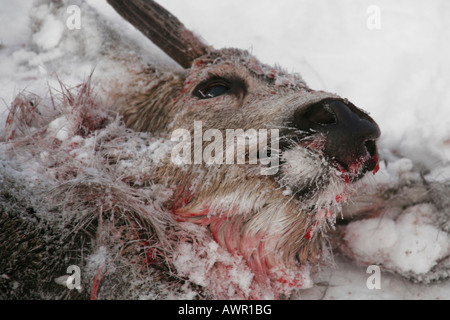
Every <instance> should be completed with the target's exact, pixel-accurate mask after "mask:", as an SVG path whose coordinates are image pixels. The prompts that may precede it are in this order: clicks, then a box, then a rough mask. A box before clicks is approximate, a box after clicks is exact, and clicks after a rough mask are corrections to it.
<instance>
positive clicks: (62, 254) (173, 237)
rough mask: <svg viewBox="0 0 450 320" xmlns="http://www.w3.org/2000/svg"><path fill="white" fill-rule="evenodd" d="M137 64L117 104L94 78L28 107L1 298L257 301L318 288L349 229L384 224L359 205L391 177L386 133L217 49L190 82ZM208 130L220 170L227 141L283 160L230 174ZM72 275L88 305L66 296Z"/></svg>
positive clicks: (359, 114) (20, 117) (198, 63)
mask: <svg viewBox="0 0 450 320" xmlns="http://www.w3.org/2000/svg"><path fill="white" fill-rule="evenodd" d="M113 59H117V58H113ZM131 61H133V63H134V65H133V67H132V68H131V67H130V72H129V75H128V78H127V79H128V80H127V81H126V83H121V84H120V86H121V88H120V90H119V88H117V90H112V91H111V92H110V93H109V97H113V100H114V103H113V104H111V103H108V102H105V101H103V100H101V99H100V98H99V97H98V96H97V95H96V94H95V88H92V86H91V85H92V83H91V79H87V80H86V82H85V83H82V84H80V85H79V86H78V87H76V88H72V89H68V88H66V87H65V86H64V85H63V84H61V88H60V92H58V93H56V92H53V94H52V99H51V100H50V102H48V101H47V104H45V103H40V99H38V98H37V97H35V96H30V95H26V94H20V95H19V96H18V97H17V98H16V100H15V101H14V103H13V106H12V108H11V113H10V117H9V118H8V123H7V126H6V129H7V130H6V137H5V141H4V142H3V143H2V145H1V148H2V174H1V179H2V189H1V199H2V201H1V210H2V216H1V219H0V224H1V228H2V229H1V230H2V231H1V233H0V236H1V238H0V240H1V242H2V243H9V244H8V245H7V246H6V247H5V250H3V251H2V256H1V262H0V263H2V265H1V266H2V268H3V271H2V273H3V275H4V276H3V280H1V281H2V282H0V284H1V287H0V288H1V289H2V290H1V292H2V294H1V296H2V297H14V298H18V297H31V298H46V297H64V298H67V297H69V298H87V297H90V298H94V299H95V298H143V297H144V298H174V297H190V298H246V299H249V298H250V299H255V298H282V297H288V296H289V295H290V294H291V292H292V291H293V290H296V289H302V288H308V287H311V286H312V285H313V282H312V275H313V274H314V273H315V272H317V271H318V270H319V269H320V267H321V266H323V265H327V264H330V263H332V253H331V249H332V246H337V243H340V240H337V241H336V242H334V238H333V237H335V236H336V235H337V234H339V232H334V229H335V223H336V220H337V219H339V218H341V217H343V216H344V215H345V216H350V215H351V214H354V213H366V212H367V211H370V210H369V209H368V208H367V207H364V208H361V207H357V208H354V209H350V207H348V206H347V204H348V203H350V204H353V203H352V202H351V197H352V196H353V195H354V194H355V193H356V187H355V186H358V183H359V182H360V180H361V179H362V178H364V177H366V179H369V180H370V176H373V175H374V174H376V173H377V171H378V170H379V155H378V151H377V146H376V141H377V139H378V137H379V135H380V130H379V128H378V126H377V124H376V122H375V121H374V120H373V119H372V118H371V117H370V116H369V115H368V113H367V112H365V111H363V110H362V109H360V108H358V107H356V106H354V105H353V104H352V103H351V102H350V101H348V100H347V99H345V98H341V97H340V96H338V95H336V94H333V93H328V92H323V91H315V90H312V89H311V88H309V87H308V86H307V84H306V83H305V82H304V81H303V79H302V78H301V77H300V76H299V75H298V74H290V73H287V72H285V71H284V70H282V69H281V68H279V67H272V66H268V65H266V64H264V63H261V62H260V61H259V60H258V59H257V58H256V57H254V56H253V55H251V54H250V53H249V52H247V51H244V50H239V49H232V48H226V49H221V50H216V49H213V48H209V47H208V51H207V52H206V53H205V54H203V55H201V56H198V57H196V59H194V60H193V61H192V64H191V67H190V68H186V69H183V70H181V69H164V68H160V67H158V66H155V65H145V64H144V63H143V62H142V61H141V60H139V59H137V60H132V59H130V60H129V62H131ZM135 61H139V62H138V63H137V62H135ZM121 63H124V62H123V61H122V62H121ZM125 65H126V63H125ZM130 79H131V80H130ZM135 84H139V86H136V85H135ZM110 88H114V85H111V86H110ZM199 122H201V129H200V143H192V144H190V145H189V148H190V151H191V154H190V155H191V158H190V159H191V160H192V161H191V162H189V161H188V163H181V164H180V163H175V162H174V161H173V157H172V153H173V152H174V147H176V145H177V143H179V140H178V139H174V138H173V133H174V132H175V131H176V130H179V129H182V130H184V132H187V133H189V137H191V138H193V140H195V138H194V136H195V135H196V132H195V129H196V128H195V126H196V123H199ZM208 130H215V131H210V132H214V133H215V135H214V137H215V139H218V137H219V136H221V137H223V141H222V143H221V144H222V145H223V146H224V149H223V150H221V152H223V155H224V157H223V158H222V159H227V157H226V156H227V152H230V150H227V145H226V136H227V132H228V131H229V130H234V132H236V131H237V130H243V131H244V132H247V133H249V132H253V131H251V130H255V131H254V132H260V131H259V130H266V131H263V132H264V133H267V132H270V134H268V136H267V141H268V149H267V150H266V151H267V156H268V158H270V159H272V160H273V159H275V160H276V161H274V162H271V163H269V164H268V163H267V162H263V161H262V160H263V158H262V157H258V158H257V161H256V163H252V164H250V163H248V162H249V161H248V160H249V159H250V156H251V151H250V149H249V148H250V147H249V146H248V145H246V147H245V148H244V150H245V153H244V160H245V161H244V163H238V155H237V154H235V153H237V147H236V148H235V149H233V150H232V152H231V158H230V159H232V161H230V162H225V161H223V162H219V163H217V162H216V163H207V162H206V161H205V157H206V158H207V156H208V155H209V156H211V155H212V153H209V154H208V153H206V152H205V150H210V149H208V146H211V143H212V139H211V137H209V138H207V137H206V136H205V133H206V132H208ZM271 130H275V131H271ZM197 134H198V132H197ZM273 135H277V140H276V144H271V143H270V142H271V141H272V142H274V141H275V140H271V137H272V136H273ZM232 141H233V145H234V137H233V139H232ZM193 142H196V141H193ZM197 142H198V141H197ZM215 146H217V145H215ZM217 150H219V149H217V148H216V149H215V152H216V153H217ZM185 151H186V150H185ZM198 154H200V155H201V159H200V161H196V160H198V159H196V158H195V155H198ZM258 155H260V154H259V153H258ZM214 156H218V154H215V155H214ZM188 160H189V159H188ZM266 160H267V159H266ZM30 163H32V165H30ZM274 163H275V166H274V167H273V168H272V169H275V170H273V172H272V173H271V174H266V173H265V170H268V169H269V168H270V166H271V165H273V164H274ZM367 176H368V177H367ZM418 183H419V182H418ZM419 184H420V183H419ZM420 185H421V186H423V183H422V184H420ZM372 196H374V197H375V198H376V199H378V198H377V196H376V195H372ZM420 201H424V199H423V198H421V199H420V200H418V201H416V202H420ZM376 203H377V204H378V203H379V202H376ZM408 204H410V202H408ZM379 208H380V206H378V207H377V210H379ZM372 209H373V208H372ZM338 229H339V228H338ZM340 230H341V229H339V230H338V231H340ZM330 231H333V232H334V233H333V235H334V236H333V237H332V238H331V239H333V243H332V244H330V241H329V238H328V236H327V233H328V232H330ZM343 251H345V252H346V254H348V255H349V256H351V255H352V253H351V252H350V251H349V250H345V249H344V250H343ZM30 261H32V263H30ZM70 265H77V266H80V268H81V270H82V287H83V288H84V289H83V290H78V291H77V290H68V289H67V288H65V287H63V286H61V285H60V284H61V283H62V284H65V281H66V280H67V276H66V277H65V278H64V277H63V278H61V277H60V276H62V275H64V274H67V272H66V269H67V267H68V266H70ZM36 277H37V279H38V282H39V285H36V284H35V282H36ZM33 279H34V280H33ZM54 279H57V281H56V282H55V281H54Z"/></svg>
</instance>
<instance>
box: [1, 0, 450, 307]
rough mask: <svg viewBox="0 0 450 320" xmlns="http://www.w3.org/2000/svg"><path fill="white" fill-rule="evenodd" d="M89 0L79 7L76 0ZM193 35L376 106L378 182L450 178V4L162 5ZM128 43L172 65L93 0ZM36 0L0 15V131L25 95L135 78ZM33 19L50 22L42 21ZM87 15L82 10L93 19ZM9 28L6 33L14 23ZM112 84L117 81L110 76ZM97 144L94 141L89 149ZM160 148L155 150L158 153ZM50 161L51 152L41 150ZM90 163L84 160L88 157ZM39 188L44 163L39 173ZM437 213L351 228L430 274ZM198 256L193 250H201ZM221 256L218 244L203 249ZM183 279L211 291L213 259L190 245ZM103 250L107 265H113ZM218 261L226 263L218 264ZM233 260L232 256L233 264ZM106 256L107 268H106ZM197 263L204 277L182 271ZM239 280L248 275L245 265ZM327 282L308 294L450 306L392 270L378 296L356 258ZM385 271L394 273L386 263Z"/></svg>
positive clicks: (86, 20)
mask: <svg viewBox="0 0 450 320" xmlns="http://www.w3.org/2000/svg"><path fill="white" fill-rule="evenodd" d="M73 2H74V4H80V2H79V1H73ZM158 2H159V3H160V4H162V5H163V6H165V7H166V8H167V9H168V10H170V11H171V12H172V13H173V14H174V15H175V16H177V17H178V18H179V19H180V20H181V21H183V23H185V25H186V26H187V27H188V28H191V29H192V30H193V31H195V32H196V33H198V34H200V35H201V36H202V37H203V38H204V39H206V41H207V42H209V43H210V44H212V45H213V46H215V47H217V48H220V47H239V48H242V49H249V50H251V51H252V53H253V54H254V55H256V56H257V57H258V58H259V59H260V60H261V61H263V62H265V63H269V64H275V63H276V64H280V65H281V66H282V67H284V68H286V69H287V70H288V71H294V72H299V73H301V75H302V77H303V78H304V79H305V81H306V82H307V83H308V84H309V85H310V86H311V87H312V88H313V89H320V90H327V91H330V92H336V93H338V94H339V95H341V96H344V97H348V98H349V100H350V101H352V102H353V103H355V104H356V105H358V106H360V107H361V108H363V109H365V110H367V111H369V112H370V113H371V115H372V116H373V118H374V119H376V121H377V122H378V124H379V125H380V127H381V130H382V137H381V139H380V153H381V155H382V156H383V158H384V159H385V160H386V163H384V162H383V163H381V165H380V172H379V173H378V174H377V176H375V177H374V178H373V179H374V181H375V182H378V183H382V184H389V183H395V182H396V181H397V179H398V178H399V177H405V175H406V176H408V175H415V174H416V173H414V172H412V168H413V167H414V166H415V165H421V166H422V167H423V168H424V169H425V172H426V173H427V175H426V178H427V179H430V180H431V181H444V180H445V179H450V108H449V107H448V105H447V104H448V102H449V101H450V90H449V89H448V88H449V85H450V60H449V59H448V57H449V56H450V44H449V42H448V39H450V20H449V19H448V17H449V16H450V2H448V1H446V0H430V1H421V0H371V1H369V0H362V1H361V0H340V1H335V0H323V1H314V0H301V1H299V0H295V1H294V0H281V1H277V2H273V1H270V0H246V1H240V0H228V1H216V0H214V1H211V0H195V1H186V0H159V1H158ZM87 3H88V4H89V5H91V6H93V7H94V8H95V9H96V10H97V12H98V14H99V15H100V16H101V17H102V18H104V19H106V21H107V22H108V26H109V27H112V28H113V29H115V30H118V33H119V35H120V36H121V40H123V41H126V42H127V43H128V44H130V43H131V44H132V46H131V47H132V49H130V50H132V51H133V52H131V54H144V55H145V53H148V52H152V53H154V55H145V59H146V61H149V62H150V61H160V62H161V63H163V64H166V65H173V62H171V60H170V59H168V58H162V59H161V57H162V56H163V55H162V54H161V52H160V51H159V50H158V49H157V48H156V47H155V46H154V45H152V44H151V43H149V42H148V41H146V39H145V37H143V36H142V35H141V34H140V33H138V32H136V31H135V30H134V29H133V28H132V27H131V26H130V25H129V24H127V23H126V22H124V21H123V20H122V19H121V18H120V16H118V15H117V14H116V13H115V12H114V11H113V10H112V9H111V8H110V7H109V6H108V5H107V3H106V1H105V0H95V1H94V0H88V1H87ZM32 4H33V1H31V0H29V1H27V0H23V1H3V2H2V4H1V6H2V9H1V11H0V20H1V21H2V23H3V26H4V27H2V28H0V135H1V134H3V132H4V123H5V120H6V117H7V115H8V112H9V106H10V104H11V102H12V101H13V99H14V97H15V96H16V95H17V94H18V93H20V92H23V91H28V92H33V93H36V94H38V95H40V96H42V97H44V98H45V97H48V85H50V86H51V87H56V88H58V87H59V85H58V82H57V79H56V78H55V74H57V76H58V77H59V78H60V79H61V81H62V82H63V83H65V84H68V85H74V84H78V83H80V82H82V81H83V80H84V79H86V76H87V75H89V73H90V72H91V71H92V69H94V68H95V73H94V78H95V79H96V80H99V79H100V80H101V78H104V79H109V80H111V79H118V81H119V82H120V80H122V79H125V77H126V71H125V69H124V68H123V66H121V65H117V64H114V63H112V62H111V61H109V60H107V59H106V60H102V58H101V57H102V55H101V54H100V52H101V51H102V50H103V46H104V45H105V44H107V43H108V41H111V39H108V38H107V35H106V36H105V35H103V34H102V33H101V31H100V30H98V29H96V27H95V26H94V27H93V25H94V23H95V21H96V19H95V17H92V16H89V15H88V16H83V20H82V24H81V29H80V30H68V29H67V28H66V25H65V20H64V19H65V18H66V17H64V16H55V15H51V14H50V9H49V7H48V6H47V5H40V6H38V7H33V8H35V9H34V10H33V11H32V12H30V8H31V7H32ZM369 5H376V6H378V7H379V8H380V14H381V15H380V26H381V28H380V29H375V30H371V29H369V28H368V27H367V19H368V18H369V14H368V13H367V8H368V7H369ZM30 14H31V15H32V16H33V17H34V18H38V19H39V20H40V21H41V25H40V26H35V25H31V20H30ZM82 14H83V13H82ZM5 26H7V27H5ZM111 81H112V80H111ZM69 123H70V121H67V119H65V118H58V119H56V120H54V121H53V122H51V123H50V126H49V128H50V130H53V134H54V135H55V138H56V139H58V140H60V141H62V142H64V141H69V140H70V139H71V138H72V137H70V136H68V132H69V130H68V129H67V128H68V127H67V125H69ZM85 147H86V148H87V147H88V146H85ZM152 148H155V150H156V151H157V152H156V153H155V152H153V151H155V150H153V149H152ZM165 148H166V147H165V146H164V145H163V144H161V145H158V144H157V143H155V144H152V145H151V146H149V148H148V149H147V150H142V152H143V153H144V152H148V153H150V152H153V153H152V154H155V157H154V160H155V161H157V160H158V157H160V156H161V155H162V154H164V153H165V152H166V151H167V150H166V149H165ZM41 156H42V157H48V154H47V155H46V154H41ZM79 157H80V159H83V157H84V154H83V153H80V154H79ZM26 173H27V174H29V180H30V183H32V181H33V164H30V166H29V170H28V171H27V172H26ZM434 210H436V209H435V208H433V207H431V206H427V205H418V206H415V207H412V208H409V209H408V210H406V211H405V212H403V213H402V214H401V215H400V216H399V217H397V218H396V219H394V218H392V217H375V218H372V219H368V220H363V221H356V222H352V223H351V224H350V225H349V226H348V230H349V232H348V233H347V236H346V240H347V242H348V243H349V244H351V249H353V250H354V253H355V255H357V256H358V258H359V259H361V260H366V259H369V258H370V260H371V261H374V259H375V260H377V261H378V262H379V263H382V264H383V265H385V266H388V267H390V268H393V269H397V270H399V271H401V272H415V273H418V274H420V273H425V272H427V271H428V270H430V269H431V268H432V267H433V266H434V265H435V264H436V262H437V261H438V260H439V259H441V258H442V257H444V256H446V255H448V254H450V237H449V235H448V234H447V233H445V232H442V231H440V230H439V229H438V228H436V227H435V225H434V224H431V223H430V221H431V220H430V219H431V218H430V217H431V216H432V215H433V212H434ZM191 249H192V248H191ZM203 249H204V250H207V251H208V253H209V254H215V253H216V251H217V248H214V247H212V246H211V244H210V246H209V247H205V248H203ZM179 250H180V256H179V257H178V258H179V260H178V261H177V262H178V265H179V266H180V270H179V271H181V273H183V272H185V273H186V275H188V276H189V277H191V278H192V280H193V281H194V282H196V283H199V284H203V282H204V281H205V279H204V278H203V276H204V274H202V272H207V271H208V268H209V266H208V264H207V261H196V262H195V261H191V262H189V264H186V263H187V261H185V260H182V259H186V258H189V254H188V253H186V252H185V253H186V255H185V256H183V254H182V253H183V250H185V251H186V250H187V251H188V250H190V248H188V247H182V246H180V248H179ZM103 257H104V252H101V251H99V255H98V258H99V259H98V261H93V263H94V264H96V265H101V264H102V263H104V261H103V260H102V259H103ZM217 259H219V257H217ZM222 259H225V258H223V257H222ZM100 260H101V261H100ZM193 263H197V264H198V268H200V269H198V271H199V272H198V273H192V269H191V270H190V271H189V270H188V269H186V270H184V271H183V269H182V266H183V265H185V266H190V267H195V266H194V265H192V264H193ZM234 267H235V268H237V269H236V273H238V272H244V271H242V270H240V269H239V270H238V267H237V266H234ZM337 267H338V268H337V269H332V268H327V269H325V270H324V272H323V273H322V274H321V275H320V276H319V280H320V279H322V280H324V281H327V282H328V283H329V287H327V290H326V292H325V293H324V292H322V291H321V289H320V288H313V289H309V290H305V291H302V292H300V293H299V298H325V299H350V298H353V299H365V298H370V299H372V298H377V299H379V298H381V299H383V298H392V299H417V298H422V299H431V298H432V299H434V298H441V299H449V298H450V285H449V283H448V282H447V283H445V282H444V283H438V284H431V285H426V286H425V285H419V284H412V283H406V282H405V281H404V280H403V279H401V278H399V277H396V276H393V275H390V274H387V273H382V290H378V291H376V290H372V291H368V289H367V288H366V282H365V281H366V280H367V277H368V275H367V274H366V273H365V269H361V268H360V267H356V266H353V265H351V264H349V263H348V262H346V261H338V266H337ZM382 268H383V267H382ZM239 277H240V280H239V279H238V278H237V279H235V281H236V282H239V281H241V282H240V284H239V285H240V289H241V290H243V291H245V290H247V289H248V286H249V281H250V280H249V279H250V278H249V275H247V276H246V275H245V274H244V276H242V274H240V275H239Z"/></svg>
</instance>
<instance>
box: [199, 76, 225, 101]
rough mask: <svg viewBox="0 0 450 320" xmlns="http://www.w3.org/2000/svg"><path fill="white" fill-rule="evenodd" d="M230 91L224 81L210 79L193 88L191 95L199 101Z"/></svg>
mask: <svg viewBox="0 0 450 320" xmlns="http://www.w3.org/2000/svg"><path fill="white" fill-rule="evenodd" d="M228 91H230V84H229V82H228V81H226V80H225V79H212V80H209V81H206V82H202V83H201V84H199V85H198V86H197V88H195V90H194V92H193V95H195V96H196V97H198V98H200V99H211V98H215V97H218V96H221V95H223V94H225V93H227V92H228Z"/></svg>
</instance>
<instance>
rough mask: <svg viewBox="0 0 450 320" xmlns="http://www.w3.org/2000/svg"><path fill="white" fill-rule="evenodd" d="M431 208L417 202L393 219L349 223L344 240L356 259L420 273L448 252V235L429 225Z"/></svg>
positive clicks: (384, 218)
mask: <svg viewBox="0 0 450 320" xmlns="http://www.w3.org/2000/svg"><path fill="white" fill-rule="evenodd" d="M433 215H435V211H434V209H433V208H432V206H431V205H427V204H421V205H416V206H414V207H411V208H409V209H407V210H405V212H404V213H402V215H401V216H400V217H399V218H398V219H396V220H395V221H394V220H393V219H390V218H386V217H381V218H372V219H367V220H361V221H355V222H352V223H350V225H349V226H348V228H347V233H346V236H345V241H346V242H347V244H348V245H349V247H350V248H351V249H352V250H353V252H354V253H355V255H356V256H357V258H358V259H359V260H362V261H364V260H366V261H371V262H372V263H376V264H381V265H384V266H386V267H389V268H391V269H394V270H398V271H401V272H404V273H407V272H410V271H412V272H414V273H415V274H424V273H426V272H428V271H430V270H431V268H432V267H433V266H434V265H435V264H436V263H437V261H439V260H440V259H442V258H443V257H445V256H447V255H449V254H450V236H449V235H448V234H447V233H445V232H442V231H441V230H439V229H438V228H436V227H434V226H433V225H431V224H430V222H431V220H432V217H433Z"/></svg>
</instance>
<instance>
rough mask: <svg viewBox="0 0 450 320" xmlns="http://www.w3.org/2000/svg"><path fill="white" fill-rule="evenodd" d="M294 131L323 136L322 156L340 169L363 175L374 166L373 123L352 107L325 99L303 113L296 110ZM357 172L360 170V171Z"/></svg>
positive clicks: (377, 131)
mask: <svg viewBox="0 0 450 320" xmlns="http://www.w3.org/2000/svg"><path fill="white" fill-rule="evenodd" d="M293 123H294V126H295V127H296V129H298V130H301V131H302V132H309V133H319V134H321V136H323V137H324V139H323V142H322V145H321V148H322V150H321V151H322V152H323V154H324V155H325V156H327V157H328V158H330V159H331V160H332V161H335V162H337V163H338V164H339V165H340V166H341V167H342V168H343V169H345V170H348V171H356V170H360V169H361V168H357V167H358V166H363V170H364V172H366V171H370V170H374V169H375V166H376V165H377V161H378V160H377V149H376V143H375V140H376V139H377V138H378V137H379V136H380V129H379V127H378V125H377V124H376V123H375V121H374V120H373V119H372V118H371V117H370V116H369V115H368V114H367V113H365V112H364V111H362V110H361V109H359V108H357V107H356V106H354V105H353V104H351V103H349V102H347V101H345V102H344V101H342V100H338V99H326V100H322V101H320V102H318V103H315V104H313V105H311V106H309V107H308V108H306V110H305V109H304V108H302V109H299V110H297V111H296V112H295V114H294V119H293ZM360 171H361V170H360Z"/></svg>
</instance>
